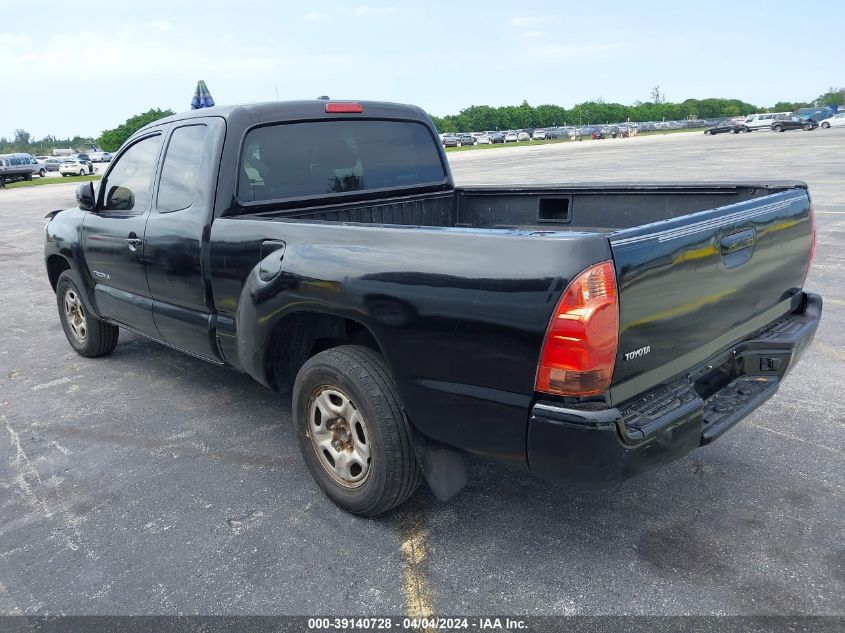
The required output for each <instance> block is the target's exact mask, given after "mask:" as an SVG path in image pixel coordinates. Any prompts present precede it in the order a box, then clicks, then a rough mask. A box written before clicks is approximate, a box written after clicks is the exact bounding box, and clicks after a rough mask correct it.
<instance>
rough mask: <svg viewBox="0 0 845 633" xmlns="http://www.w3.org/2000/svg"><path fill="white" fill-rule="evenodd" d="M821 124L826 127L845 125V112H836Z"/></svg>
mask: <svg viewBox="0 0 845 633" xmlns="http://www.w3.org/2000/svg"><path fill="white" fill-rule="evenodd" d="M819 126H820V127H822V128H824V129H828V128H832V127H845V112H840V113H839V114H834V115H833V116H832V117H830V118H829V119H825V120H824V121H822V122H821V123H820V124H819Z"/></svg>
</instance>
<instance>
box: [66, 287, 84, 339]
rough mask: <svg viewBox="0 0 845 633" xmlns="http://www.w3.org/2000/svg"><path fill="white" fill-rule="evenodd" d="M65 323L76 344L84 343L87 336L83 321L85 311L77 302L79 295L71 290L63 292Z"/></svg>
mask: <svg viewBox="0 0 845 633" xmlns="http://www.w3.org/2000/svg"><path fill="white" fill-rule="evenodd" d="M64 304H65V322H66V323H67V325H68V329H70V333H71V334H72V335H73V338H74V339H76V341H77V343H85V339H86V337H87V336H88V323H87V321H86V319H85V309H84V308H83V307H82V302H81V301H80V300H79V295H78V294H77V292H76V290H74V289H73V288H68V289H67V290H65V297H64Z"/></svg>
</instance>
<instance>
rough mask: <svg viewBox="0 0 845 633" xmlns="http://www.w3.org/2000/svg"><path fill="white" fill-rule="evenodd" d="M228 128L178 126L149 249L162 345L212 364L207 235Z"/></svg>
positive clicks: (217, 122)
mask: <svg viewBox="0 0 845 633" xmlns="http://www.w3.org/2000/svg"><path fill="white" fill-rule="evenodd" d="M225 127H226V124H225V122H224V120H223V119H222V118H220V117H203V118H192V119H189V120H187V121H184V122H180V123H179V124H174V127H173V128H172V129H171V131H170V136H169V138H168V139H167V143H166V147H165V149H164V156H163V158H162V167H161V173H160V175H159V182H158V189H157V192H156V195H155V199H154V200H153V202H152V209H153V210H152V212H151V213H150V218H149V220H148V221H147V231H146V235H145V245H144V246H145V248H146V251H145V252H146V260H147V280H148V282H149V284H150V293H151V295H152V298H153V318H154V320H155V323H156V326H157V328H158V331H159V332H160V333H161V336H162V338H163V339H164V340H165V341H166V342H167V343H168V344H170V345H172V346H173V347H176V348H179V349H181V350H183V351H186V352H190V353H192V354H195V355H197V356H201V357H203V358H206V359H209V360H212V361H222V359H221V358H220V356H219V355H218V352H217V344H216V343H215V340H214V331H215V328H214V318H213V315H214V301H213V298H212V295H211V286H210V283H209V282H210V279H209V275H208V274H207V271H208V234H209V232H210V228H211V214H212V207H213V205H214V192H215V190H216V180H217V165H218V164H219V151H220V148H221V146H222V141H223V137H224V134H225Z"/></svg>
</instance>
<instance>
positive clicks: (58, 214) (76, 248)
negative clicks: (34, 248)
mask: <svg viewBox="0 0 845 633" xmlns="http://www.w3.org/2000/svg"><path fill="white" fill-rule="evenodd" d="M85 214H86V212H85V211H82V210H81V209H79V208H76V207H72V208H70V209H57V210H55V211H51V212H50V213H48V214H47V215H45V216H44V217H45V219H46V220H47V224H46V225H45V227H44V232H45V240H44V264H45V266H47V261H48V260H49V258H50V257H52V256H59V257H61V258H62V259H64V260H65V261H66V262H67V264H68V266H69V267H70V268H69V270H70V272H71V274H72V275H73V280H74V283H75V284H76V286H77V288H79V290H80V291H81V293H80V294H81V296H82V303H83V304H84V305H85V308H86V310H88V311H89V312H90V313H91V314H94V315H95V316H97V317H100V318H102V317H101V316H100V313H99V311H98V310H97V309H96V303H95V302H94V300H93V296H94V281H93V279H92V278H91V276H90V275H89V274H88V273H87V268H86V266H85V257H84V255H83V254H82V245H81V243H80V231H81V228H82V222H83V219H84V217H85ZM47 272H48V275H49V267H47Z"/></svg>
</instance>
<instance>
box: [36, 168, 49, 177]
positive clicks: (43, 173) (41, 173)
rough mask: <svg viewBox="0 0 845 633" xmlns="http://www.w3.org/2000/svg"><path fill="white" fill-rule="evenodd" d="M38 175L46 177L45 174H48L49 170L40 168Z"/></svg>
mask: <svg viewBox="0 0 845 633" xmlns="http://www.w3.org/2000/svg"><path fill="white" fill-rule="evenodd" d="M38 175H39V176H40V177H41V178H44V176H46V175H47V170H46V169H39V170H38Z"/></svg>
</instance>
